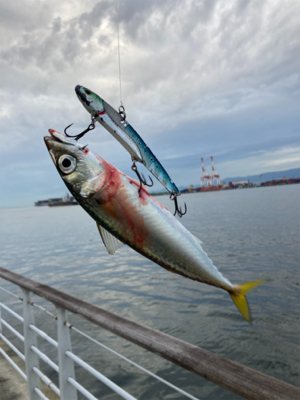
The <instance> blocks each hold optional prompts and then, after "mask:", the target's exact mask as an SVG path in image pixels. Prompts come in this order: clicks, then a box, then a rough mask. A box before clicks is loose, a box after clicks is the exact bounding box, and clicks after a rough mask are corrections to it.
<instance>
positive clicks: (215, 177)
mask: <svg viewBox="0 0 300 400" xmlns="http://www.w3.org/2000/svg"><path fill="white" fill-rule="evenodd" d="M210 159H211V170H212V185H214V183H215V186H219V185H220V180H221V178H220V174H218V173H217V172H216V170H215V167H214V158H213V156H211V157H210Z"/></svg>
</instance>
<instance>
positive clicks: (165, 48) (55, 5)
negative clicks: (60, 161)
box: [0, 0, 300, 207]
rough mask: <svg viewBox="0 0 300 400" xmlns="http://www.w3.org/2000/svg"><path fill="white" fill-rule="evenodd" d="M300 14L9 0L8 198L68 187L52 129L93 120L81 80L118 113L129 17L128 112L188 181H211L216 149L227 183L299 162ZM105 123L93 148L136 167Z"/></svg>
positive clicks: (4, 185) (257, 0)
mask: <svg viewBox="0 0 300 400" xmlns="http://www.w3.org/2000/svg"><path fill="white" fill-rule="evenodd" d="M118 4H119V7H118ZM118 9H119V12H118ZM299 11H300V7H299V2H298V1H297V0H278V1H277V0H227V1H221V0H198V1H193V0H164V1H161V0H147V1H146V0H145V1H142V0H120V1H118V0H101V1H97V0H91V1H89V2H85V1H80V0H74V1H66V0H51V1H44V0H26V1H22V0H14V1H13V2H8V1H6V0H1V12H0V18H1V24H0V42H1V51H0V63H1V89H0V94H1V109H0V128H1V129H0V135H1V147H0V167H1V175H0V206H2V207H12V206H27V205H32V204H33V202H34V201H36V200H38V199H44V198H48V197H56V196H62V195H63V194H64V193H65V192H66V188H65V186H64V184H63V182H62V180H61V178H60V177H59V175H58V173H57V171H56V169H55V167H54V165H53V163H52V161H51V159H50V157H49V154H48V152H47V149H46V147H45V144H44V141H43V136H45V135H47V130H48V129H49V128H53V129H56V130H58V131H63V129H64V128H65V127H66V126H67V125H69V124H70V123H72V122H74V126H73V127H72V128H71V129H70V134H72V133H73V134H76V133H79V132H80V131H81V130H83V129H84V128H85V127H86V126H87V125H88V123H89V121H90V117H89V115H88V113H87V112H86V110H85V109H84V108H83V107H82V105H81V104H80V103H79V101H78V99H77V97H76V95H75V92H74V87H75V86H76V85H77V84H80V85H83V86H86V87H88V88H90V89H91V90H93V91H95V92H96V93H98V94H99V95H100V96H101V97H103V98H104V99H105V100H106V101H107V102H108V103H110V104H111V105H112V106H113V107H115V108H118V107H119V104H120V93H119V72H118V51H117V48H118V45H117V33H116V32H117V21H118V19H119V29H120V49H121V71H122V89H123V102H124V105H125V107H126V112H127V120H128V121H129V123H131V125H132V126H133V127H134V128H135V129H136V130H137V131H138V132H139V134H140V135H141V136H142V137H143V139H144V140H145V141H146V143H147V144H148V146H149V147H150V148H151V149H152V151H153V152H154V153H155V154H156V156H157V157H158V158H159V160H160V161H161V163H162V164H163V165H164V166H165V168H166V169H167V171H168V172H169V175H170V176H171V177H172V179H173V180H174V181H175V183H176V184H177V185H178V186H187V185H189V184H199V176H200V173H201V164H200V157H204V160H205V163H206V169H207V170H210V159H209V156H211V155H213V156H214V161H215V167H216V170H217V171H218V172H219V173H220V175H221V179H222V178H226V177H234V176H244V175H250V174H260V173H263V172H269V171H276V170H277V171H278V170H285V169H290V168H295V167H299V166H300V156H299V154H300V139H299V54H300V49H299V37H300V32H299V26H300V23H299V22H300V21H299V15H300V12H299ZM118 15H119V17H118ZM97 125H98V126H97V129H95V130H94V131H93V132H91V133H89V134H88V135H87V136H85V137H84V138H83V143H84V144H87V143H88V144H89V148H90V149H91V150H93V151H96V152H97V153H98V154H100V155H101V156H102V157H104V158H105V159H106V160H108V161H109V162H111V163H112V164H113V165H115V166H116V167H117V168H119V169H121V170H122V171H123V172H125V173H127V174H129V175H132V172H131V170H130V166H131V162H130V156H129V154H128V153H127V152H126V150H125V149H124V148H123V147H122V146H121V145H120V144H119V143H118V142H117V141H116V140H115V139H114V138H113V137H112V136H111V135H110V134H109V133H108V132H107V131H105V130H104V128H102V127H101V126H100V125H99V124H97ZM155 189H157V190H160V189H161V186H160V184H159V183H156V184H155Z"/></svg>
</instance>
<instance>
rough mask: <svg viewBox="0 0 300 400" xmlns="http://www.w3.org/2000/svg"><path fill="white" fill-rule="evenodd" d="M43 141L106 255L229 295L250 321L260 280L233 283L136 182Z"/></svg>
mask: <svg viewBox="0 0 300 400" xmlns="http://www.w3.org/2000/svg"><path fill="white" fill-rule="evenodd" d="M49 132H50V134H51V136H46V137H45V138H44V140H45V143H46V146H47V148H48V151H49V153H50V155H51V158H52V160H53V162H54V164H55V166H56V168H57V171H58V173H59V174H60V176H61V178H62V179H63V181H64V183H65V184H66V186H67V188H68V189H69V191H70V192H71V193H72V195H73V196H74V197H75V199H76V200H77V202H78V203H79V204H80V205H81V207H82V208H83V209H84V210H85V211H86V212H87V213H88V214H89V215H90V216H91V217H92V218H93V219H94V220H95V221H96V223H97V227H98V230H99V233H100V235H101V238H102V240H103V243H104V245H105V247H106V249H107V251H108V252H109V253H110V254H114V252H115V251H116V250H117V249H118V248H119V247H121V246H122V245H123V244H126V245H128V246H130V247H131V248H132V249H133V250H135V251H137V252H138V253H140V254H142V255H143V256H144V257H147V258H148V259H150V260H152V261H153V262H155V263H156V264H158V265H160V266H161V267H163V268H165V269H166V270H168V271H171V272H174V273H176V274H179V275H183V276H185V277H186V278H189V279H192V280H194V281H198V282H202V283H206V284H208V285H212V286H215V287H217V288H220V289H223V290H225V291H227V292H228V293H229V294H230V296H231V298H232V300H233V301H234V303H235V305H236V306H237V308H238V309H239V310H240V312H241V313H242V315H243V316H244V317H245V319H246V320H247V321H248V322H251V314H250V308H249V306H248V302H247V299H246V296H245V294H246V292H248V291H249V290H251V289H253V288H254V287H256V286H258V285H260V284H261V283H262V282H263V280H257V281H253V282H248V283H243V284H233V283H231V282H230V281H229V280H228V279H227V278H225V277H224V276H223V275H222V274H221V273H220V272H219V271H218V269H217V268H216V267H215V266H214V264H213V262H212V261H211V259H210V258H209V257H208V255H207V254H206V253H205V251H204V250H203V249H202V246H201V241H200V240H199V239H198V238H197V237H195V236H194V235H192V233H191V232H189V231H188V230H187V229H186V228H185V227H184V226H183V225H182V224H181V223H180V221H178V219H176V218H174V216H173V215H172V214H171V213H170V212H169V211H168V210H167V208H166V207H165V206H163V205H161V204H160V203H159V202H158V201H157V200H155V199H154V198H153V197H151V196H150V195H149V193H148V192H147V191H146V190H145V189H144V188H142V189H141V190H140V194H139V184H138V182H137V181H136V180H133V179H131V178H129V177H128V176H126V175H125V174H123V173H122V172H121V171H119V170H118V169H117V168H115V167H114V166H112V165H111V164H109V163H108V162H106V161H105V160H104V159H103V158H101V157H100V156H98V154H96V153H94V152H92V151H91V150H89V149H88V148H84V147H83V146H81V145H80V144H79V143H78V142H76V141H74V140H70V139H68V138H66V136H65V135H63V134H61V133H59V132H56V131H54V130H53V129H50V130H49Z"/></svg>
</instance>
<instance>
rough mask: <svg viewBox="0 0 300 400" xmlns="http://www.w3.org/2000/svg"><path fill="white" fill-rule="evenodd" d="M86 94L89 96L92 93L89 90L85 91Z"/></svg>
mask: <svg viewBox="0 0 300 400" xmlns="http://www.w3.org/2000/svg"><path fill="white" fill-rule="evenodd" d="M84 91H85V93H86V94H87V95H88V96H89V95H90V94H92V92H91V91H90V90H89V89H84Z"/></svg>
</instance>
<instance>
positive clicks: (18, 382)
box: [0, 339, 59, 400]
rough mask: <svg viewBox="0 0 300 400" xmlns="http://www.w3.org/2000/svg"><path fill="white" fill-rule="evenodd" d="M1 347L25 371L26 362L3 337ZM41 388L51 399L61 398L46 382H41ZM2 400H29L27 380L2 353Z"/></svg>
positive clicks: (0, 384)
mask: <svg viewBox="0 0 300 400" xmlns="http://www.w3.org/2000/svg"><path fill="white" fill-rule="evenodd" d="M0 347H1V348H2V350H4V351H5V353H6V354H7V355H8V356H9V357H10V358H11V359H12V360H13V361H14V363H16V364H17V366H18V367H19V368H20V369H21V370H22V371H23V372H24V373H25V363H24V362H23V361H22V360H21V359H20V357H18V356H17V355H16V354H15V352H13V351H12V350H11V349H10V348H9V347H8V346H7V344H6V343H4V342H3V340H1V339H0ZM41 390H42V392H43V393H44V394H45V396H47V397H48V398H49V400H58V399H59V397H58V396H57V395H56V394H55V393H54V392H53V391H52V390H51V389H50V388H49V387H48V386H46V385H45V384H44V382H42V384H41ZM0 400H29V396H28V389H27V382H25V381H24V379H23V378H22V377H21V375H19V373H18V372H17V371H16V370H15V369H14V367H13V366H12V365H10V363H9V362H8V361H7V360H6V359H5V358H4V357H3V356H2V354H0Z"/></svg>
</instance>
